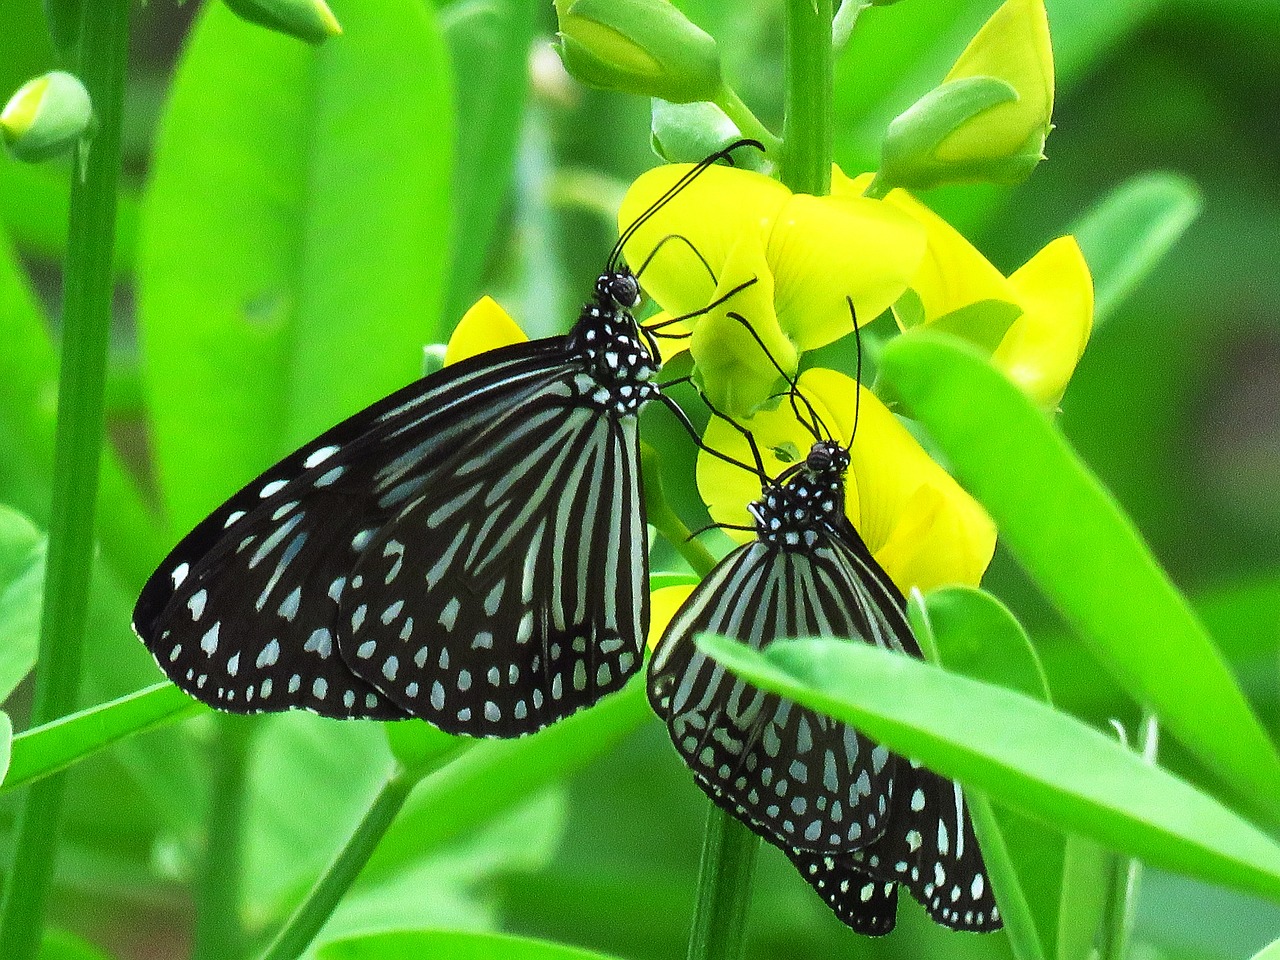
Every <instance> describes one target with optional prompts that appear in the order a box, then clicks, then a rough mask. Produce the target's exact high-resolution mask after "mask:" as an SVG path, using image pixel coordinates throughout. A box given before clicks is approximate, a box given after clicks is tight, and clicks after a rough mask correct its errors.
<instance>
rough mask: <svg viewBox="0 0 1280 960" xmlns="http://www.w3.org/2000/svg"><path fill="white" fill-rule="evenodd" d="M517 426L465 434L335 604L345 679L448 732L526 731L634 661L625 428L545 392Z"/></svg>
mask: <svg viewBox="0 0 1280 960" xmlns="http://www.w3.org/2000/svg"><path fill="white" fill-rule="evenodd" d="M519 418H520V422H519V423H518V424H513V425H512V426H511V428H510V429H509V430H496V431H492V434H493V436H492V437H490V438H488V440H486V437H485V436H483V435H481V436H478V437H477V438H476V439H475V440H474V441H473V442H472V443H471V444H469V445H468V447H467V448H465V449H464V450H462V451H461V452H460V453H459V455H458V457H457V463H456V465H455V467H454V469H453V477H452V479H451V482H450V483H447V484H444V485H442V488H441V489H442V493H441V494H440V495H437V496H433V497H431V498H430V499H425V498H418V499H416V500H412V501H410V502H409V503H407V504H406V505H405V507H404V508H403V510H402V511H401V513H400V514H399V515H398V516H397V517H396V518H395V520H394V521H393V522H391V523H388V524H386V525H385V526H384V527H383V528H382V529H381V530H379V531H378V532H377V534H376V535H375V536H374V537H373V538H372V539H371V541H370V542H369V544H368V546H367V548H366V549H365V551H364V553H363V555H362V557H361V559H360V562H359V563H358V564H357V565H356V566H355V568H354V569H353V571H352V579H351V581H350V583H349V585H348V586H347V590H346V593H345V595H344V597H343V601H342V615H341V617H340V630H341V633H342V642H341V644H340V646H341V649H342V653H343V656H344V658H345V659H346V661H347V663H348V665H349V666H350V667H351V669H352V671H353V672H355V673H357V674H360V675H361V676H364V677H366V678H367V679H368V680H369V681H370V682H371V683H373V684H375V685H377V686H378V687H380V688H381V689H382V690H383V691H385V693H386V694H387V696H389V697H390V698H391V699H392V700H394V701H395V702H397V703H399V704H400V705H401V706H402V707H403V708H404V709H405V710H406V711H407V712H409V713H411V714H412V715H414V716H417V717H421V718H423V719H426V720H428V721H430V722H431V723H434V724H436V725H437V726H439V727H441V728H442V729H445V730H450V731H466V732H474V731H476V730H477V728H479V730H480V731H481V732H484V733H488V734H490V735H495V736H511V735H514V734H515V733H517V732H528V731H530V730H536V729H539V728H541V727H543V726H546V725H547V724H549V723H552V722H554V721H556V720H558V719H560V718H562V717H564V716H567V715H569V714H571V713H573V712H574V711H575V710H577V709H579V708H580V707H583V706H586V705H588V704H591V703H594V702H595V701H596V700H598V699H600V697H602V696H603V695H605V694H606V693H609V692H611V691H613V690H616V689H618V688H619V687H621V686H622V685H623V684H624V683H625V682H626V680H627V678H628V677H630V676H631V674H633V673H634V672H635V671H636V669H638V667H639V664H640V653H641V651H640V640H639V638H640V637H641V636H643V631H642V627H643V625H644V624H645V623H646V622H647V603H648V591H647V589H646V585H645V583H644V581H643V562H642V558H638V557H636V556H635V551H637V550H639V551H643V550H644V549H645V527H644V512H643V504H642V503H641V500H640V495H639V488H638V483H637V477H638V464H637V463H636V435H635V421H634V420H633V419H628V420H622V421H617V420H613V419H611V418H608V417H599V416H596V415H595V414H594V412H593V411H592V410H591V409H589V408H587V407H584V406H582V405H580V404H578V403H576V402H575V401H574V399H573V397H572V396H571V395H570V394H569V393H568V392H566V391H564V390H561V389H559V387H558V386H557V388H556V389H553V390H549V391H546V392H545V393H544V394H543V395H539V396H537V397H534V398H531V400H530V402H528V403H526V404H525V405H524V406H523V407H522V409H521V410H520V412H519ZM487 442H488V443H493V444H496V445H497V446H496V447H495V448H487V447H486V443H487ZM424 551H430V553H429V560H427V561H424V560H423V559H422V556H423V553H424ZM499 637H506V638H508V639H507V641H506V642H505V643H499V642H498V640H497V638H499Z"/></svg>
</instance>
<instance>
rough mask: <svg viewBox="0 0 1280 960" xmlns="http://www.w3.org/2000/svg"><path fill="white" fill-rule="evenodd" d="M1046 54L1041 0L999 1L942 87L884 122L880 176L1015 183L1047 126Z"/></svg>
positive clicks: (913, 181)
mask: <svg viewBox="0 0 1280 960" xmlns="http://www.w3.org/2000/svg"><path fill="white" fill-rule="evenodd" d="M1052 116H1053V51H1052V48H1051V46H1050V43H1049V22H1048V19H1047V17H1046V16H1045V11H1044V2H1043V0H1007V2H1006V3H1005V4H1004V5H1003V6H1002V7H1000V9H998V10H997V11H996V12H995V13H994V14H993V15H992V16H991V19H990V20H988V21H987V22H986V24H985V25H984V26H983V27H982V29H981V30H979V31H978V34H977V36H975V37H974V38H973V40H972V42H970V44H969V46H968V47H966V48H965V51H964V53H962V54H961V55H960V59H959V60H957V61H956V63H955V66H953V67H952V68H951V71H950V73H948V74H947V76H946V78H945V80H944V81H943V83H942V85H941V86H939V87H937V88H936V89H934V90H931V91H930V92H929V93H927V94H925V95H924V96H923V97H921V98H920V99H919V100H918V101H917V102H916V103H915V104H913V105H912V106H911V107H910V108H909V109H908V110H907V111H906V112H905V113H903V114H901V115H900V116H898V117H897V118H896V119H895V120H894V121H893V123H892V124H891V125H890V127H889V133H888V135H887V137H886V139H885V144H884V159H883V162H882V165H881V170H880V174H881V179H882V181H883V183H884V184H885V185H887V186H894V187H908V188H911V189H916V190H921V189H927V188H929V187H935V186H939V185H941V184H944V183H957V182H965V181H984V182H988V183H1001V184H1015V183H1020V182H1022V181H1023V180H1025V179H1026V178H1027V177H1028V176H1029V175H1030V174H1031V171H1032V170H1033V169H1035V166H1036V164H1037V163H1039V162H1040V161H1041V160H1042V159H1044V154H1043V151H1044V142H1045V138H1046V137H1047V136H1048V135H1049V131H1050V130H1051V129H1053V124H1052V122H1051V119H1052Z"/></svg>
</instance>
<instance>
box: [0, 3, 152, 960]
mask: <svg viewBox="0 0 1280 960" xmlns="http://www.w3.org/2000/svg"><path fill="white" fill-rule="evenodd" d="M80 10H81V23H80V32H79V36H80V45H79V48H78V50H77V55H76V60H77V63H76V71H75V72H76V74H77V75H78V76H79V77H80V79H81V81H82V82H83V83H84V85H85V87H86V89H87V90H88V91H89V96H90V98H91V99H92V101H93V106H94V113H95V117H96V120H97V126H96V130H95V132H94V135H93V139H92V142H91V143H84V144H81V147H80V155H79V157H78V159H79V160H81V161H83V162H82V163H78V164H77V165H76V168H75V169H76V174H75V175H74V178H73V179H74V182H73V183H72V187H71V210H70V218H69V224H68V236H67V260H66V267H65V274H64V277H63V287H64V300H63V302H64V311H63V329H64V334H63V342H62V367H61V370H60V373H59V383H58V421H57V432H56V436H55V439H54V464H53V489H52V501H51V509H50V521H49V553H48V559H47V563H46V568H45V583H44V609H43V611H42V617H41V623H40V659H39V662H38V664H37V666H36V675H35V693H34V701H33V705H32V712H31V723H32V725H38V724H42V723H47V722H49V721H51V720H54V719H56V718H58V717H60V716H62V715H64V714H67V713H70V712H72V711H73V710H74V709H75V705H76V698H77V695H78V691H79V687H80V673H81V661H82V659H83V647H84V632H85V621H86V615H87V608H88V601H89V580H90V568H91V565H92V562H93V545H94V535H93V515H94V504H95V501H96V499H97V489H98V468H99V461H100V459H101V456H102V434H103V413H102V404H103V389H104V387H103V385H104V382H105V380H106V366H107V341H108V334H109V331H110V328H111V293H112V284H111V280H112V252H113V248H114V244H115V213H116V190H117V181H118V180H119V177H120V117H121V112H122V110H123V103H124V78H125V60H126V54H127V52H128V38H129V4H128V3H127V2H126V0H96V2H94V3H85V4H82V5H81V8H80ZM64 796H65V781H64V779H63V777H61V776H52V777H49V778H47V779H45V780H43V781H41V782H40V783H38V784H35V785H33V786H32V787H31V789H30V791H29V792H28V793H27V796H26V799H25V802H24V803H23V806H22V809H21V811H20V812H19V814H18V824H17V829H16V837H15V840H14V854H13V864H12V867H11V869H10V873H9V878H8V884H7V885H6V888H5V896H4V901H3V905H2V906H0V956H2V957H4V958H5V960H30V958H32V957H34V956H35V954H36V951H37V950H38V949H39V946H40V941H41V937H42V934H43V931H44V914H45V907H46V905H47V903H48V899H49V888H50V885H51V882H52V879H53V870H54V864H55V861H56V858H57V838H58V828H59V824H60V822H61V819H62V806H63V799H64Z"/></svg>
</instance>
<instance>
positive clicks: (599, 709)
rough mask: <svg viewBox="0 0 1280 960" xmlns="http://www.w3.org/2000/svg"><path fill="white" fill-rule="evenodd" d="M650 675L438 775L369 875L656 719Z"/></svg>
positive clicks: (487, 746)
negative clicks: (648, 689) (648, 690)
mask: <svg viewBox="0 0 1280 960" xmlns="http://www.w3.org/2000/svg"><path fill="white" fill-rule="evenodd" d="M652 719H653V713H652V712H651V711H650V710H649V704H648V701H647V700H646V699H645V693H644V681H643V677H636V678H633V680H632V682H631V683H630V684H628V685H627V686H626V687H625V688H624V689H623V690H621V691H620V692H618V693H616V694H613V695H612V696H610V697H608V698H606V699H605V700H603V701H601V702H600V703H598V704H596V705H595V706H594V707H592V708H591V709H590V710H583V711H582V712H581V713H577V714H575V715H574V716H572V717H569V718H568V719H567V720H562V721H561V722H559V723H557V724H554V725H553V726H551V727H548V728H547V729H546V730H543V731H542V732H541V733H539V734H538V735H537V736H535V737H523V738H521V739H519V740H485V741H482V742H479V743H476V744H475V745H474V746H472V747H471V748H470V749H469V750H467V752H466V753H464V754H462V755H461V756H459V757H458V758H457V759H455V760H453V761H452V762H450V763H449V764H448V765H447V766H445V767H444V768H442V769H441V770H439V771H437V772H436V773H434V774H432V775H431V776H430V777H429V778H427V780H426V781H424V782H423V783H422V784H421V785H420V786H419V787H418V788H417V789H416V790H415V791H414V793H413V795H412V796H411V797H410V798H409V802H408V803H407V804H406V805H405V810H404V812H403V813H402V814H401V815H400V817H399V818H398V819H397V820H396V822H395V824H394V825H393V826H392V827H391V829H390V830H389V831H388V832H387V836H386V838H385V839H384V840H383V842H382V843H381V844H380V845H379V846H378V849H377V850H376V851H375V852H374V855H373V857H372V858H371V859H370V861H369V866H368V867H367V868H366V869H365V875H366V876H369V877H371V878H372V877H376V876H379V875H381V874H383V873H385V872H387V871H392V870H395V869H398V868H400V867H402V866H403V865H404V864H405V863H408V862H410V861H413V860H414V859H416V858H418V857H421V856H423V855H424V853H426V852H429V851H430V850H431V849H432V848H433V847H434V846H437V845H439V844H441V843H443V842H445V841H447V840H450V839H452V838H453V837H456V836H458V835H460V834H463V833H465V832H466V831H468V830H471V829H473V828H474V826H475V825H476V824H477V823H483V822H485V821H487V820H489V819H490V818H492V817H493V816H495V815H496V814H497V813H499V812H501V811H503V810H506V809H508V808H510V807H511V806H512V805H514V804H516V803H519V802H520V801H522V800H524V799H525V798H526V797H528V796H529V795H530V793H532V792H533V791H534V790H537V789H538V788H540V787H542V786H545V785H547V784H549V783H556V782H559V781H560V780H561V779H563V778H564V777H566V776H568V774H569V773H571V772H573V771H575V770H578V769H580V768H581V767H583V766H584V765H586V764H587V763H589V762H590V761H591V760H592V759H594V758H595V757H598V756H599V755H600V754H602V753H604V752H606V751H607V750H610V749H612V748H613V747H614V745H615V744H617V742H618V741H619V740H620V739H622V737H624V736H625V735H626V734H628V733H631V732H632V731H633V730H635V729H636V728H637V727H639V726H640V725H641V724H642V723H644V722H646V721H648V720H652Z"/></svg>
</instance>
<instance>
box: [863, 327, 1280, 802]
mask: <svg viewBox="0 0 1280 960" xmlns="http://www.w3.org/2000/svg"><path fill="white" fill-rule="evenodd" d="M880 376H881V377H883V378H884V379H885V380H887V381H888V382H889V383H890V384H892V386H893V389H894V390H895V391H896V394H897V396H899V397H901V398H902V399H903V400H904V401H905V403H906V407H907V410H908V412H909V413H910V414H911V415H912V416H914V417H915V418H916V419H918V420H920V421H921V422H922V423H923V424H924V425H925V427H926V428H927V429H928V431H929V433H930V435H931V436H932V437H933V439H934V440H935V442H936V443H937V444H938V446H939V447H940V448H941V449H942V450H943V452H944V453H945V454H946V456H947V457H948V458H949V460H950V462H951V464H952V466H953V470H954V473H955V475H956V477H957V479H959V480H960V482H961V483H962V484H963V485H964V487H965V489H967V490H968V491H969V492H970V493H972V494H973V495H974V496H975V497H977V499H978V500H979V501H980V502H981V503H982V504H983V506H985V507H986V508H987V511H988V512H989V513H990V514H991V516H992V517H993V518H994V519H995V521H996V525H997V526H998V527H999V529H1000V533H1001V537H1002V538H1003V541H1004V543H1005V544H1006V546H1008V548H1009V550H1010V551H1011V552H1012V553H1013V555H1014V557H1015V558H1016V559H1017V560H1018V562H1019V563H1020V564H1021V565H1022V567H1023V568H1024V569H1025V570H1026V571H1027V573H1028V574H1029V575H1030V576H1031V578H1032V579H1033V580H1034V581H1035V583H1036V585H1037V586H1038V587H1039V589H1040V590H1041V591H1042V592H1043V593H1044V594H1045V596H1046V597H1048V598H1049V599H1050V600H1051V601H1052V602H1053V603H1054V605H1055V606H1057V608H1058V609H1059V610H1060V611H1061V612H1062V614H1063V615H1064V616H1065V617H1066V618H1067V620H1068V621H1069V622H1070V623H1071V624H1072V625H1073V626H1074V627H1075V628H1076V630H1077V631H1078V632H1079V634H1080V636H1081V637H1082V638H1083V639H1085V640H1087V641H1088V642H1089V643H1090V644H1091V645H1092V647H1093V650H1094V653H1095V654H1096V655H1097V656H1098V657H1099V658H1101V660H1102V662H1103V663H1104V664H1105V665H1106V666H1107V668H1108V669H1109V670H1110V672H1111V673H1112V674H1113V675H1114V676H1115V677H1116V679H1117V681H1118V682H1119V683H1120V684H1121V685H1122V686H1123V687H1124V688H1125V689H1126V690H1128V691H1129V692H1130V693H1131V694H1132V695H1133V697H1134V699H1136V700H1138V701H1139V702H1143V703H1147V704H1149V705H1150V706H1151V707H1152V708H1153V709H1154V711H1155V713H1156V714H1157V716H1158V717H1159V719H1160V722H1161V724H1162V725H1163V726H1164V727H1165V728H1166V729H1167V730H1168V731H1169V732H1170V733H1171V734H1172V735H1173V736H1175V737H1176V738H1177V739H1178V740H1180V741H1181V742H1182V743H1183V744H1184V745H1185V746H1186V747H1187V748H1188V749H1189V750H1191V751H1192V752H1193V753H1194V754H1195V755H1196V756H1197V757H1198V758H1199V760H1200V761H1201V763H1203V764H1204V766H1205V767H1206V768H1207V769H1209V770H1211V771H1213V772H1214V773H1215V774H1216V775H1217V776H1218V777H1219V778H1220V779H1221V781H1222V782H1223V783H1224V784H1227V785H1229V786H1230V788H1231V789H1232V790H1233V791H1234V792H1235V793H1236V794H1237V795H1239V796H1240V797H1241V798H1243V799H1245V800H1247V801H1248V802H1249V803H1250V804H1251V806H1252V807H1253V809H1255V810H1265V811H1267V812H1268V814H1269V815H1270V816H1271V817H1273V818H1280V760H1278V759H1277V757H1276V752H1275V749H1274V747H1273V745H1272V743H1271V741H1270V740H1269V739H1268V737H1267V735H1266V733H1265V732H1264V731H1263V729H1262V727H1261V725H1260V724H1259V723H1258V720H1257V717H1255V716H1254V714H1253V711H1252V710H1251V709H1250V707H1249V704H1248V702H1247V701H1246V700H1245V698H1244V695H1243V694H1242V693H1241V692H1240V688H1239V687H1238V686H1237V684H1236V681H1235V678H1234V677H1233V676H1232V675H1231V672H1230V670H1229V669H1228V667H1227V665H1226V663H1225V661H1224V660H1223V657H1222V655H1221V654H1220V653H1219V651H1218V649H1217V648H1216V647H1215V646H1214V644H1213V641H1212V640H1211V639H1210V638H1209V636H1208V635H1207V634H1206V633H1205V631H1204V628H1203V627H1202V626H1201V625H1200V622H1199V620H1198V619H1197V618H1196V616H1195V614H1194V613H1193V612H1192V611H1191V609H1190V608H1189V606H1188V605H1187V602H1186V600H1185V599H1184V598H1183V597H1182V595H1181V594H1179V593H1178V591H1177V590H1176V589H1175V588H1174V586H1173V585H1172V584H1171V583H1170V582H1169V578H1168V576H1167V575H1166V574H1165V572H1164V570H1162V569H1161V567H1160V565H1159V564H1158V563H1157V562H1156V560H1155V558H1154V557H1152V555H1151V552H1150V550H1149V549H1148V548H1147V546H1146V544H1145V543H1143V541H1142V537H1141V535H1140V534H1139V533H1138V532H1137V530H1135V529H1134V527H1133V524H1132V522H1131V521H1130V520H1129V519H1128V517H1126V516H1125V515H1124V513H1123V512H1122V511H1121V510H1120V508H1119V507H1118V506H1117V505H1116V503H1115V501H1114V500H1113V499H1112V498H1111V496H1110V494H1109V493H1107V491H1106V490H1105V489H1103V487H1102V485H1101V484H1100V483H1099V482H1098V480H1097V478H1096V477H1094V476H1093V474H1092V473H1090V472H1089V470H1088V468H1087V467H1086V466H1085V465H1084V464H1083V463H1081V462H1080V460H1079V458H1078V457H1077V456H1076V455H1075V453H1074V452H1073V451H1072V450H1071V447H1070V446H1069V445H1068V444H1067V442H1066V440H1065V439H1064V438H1063V436H1062V434H1061V433H1060V432H1059V431H1058V429H1057V427H1056V426H1055V425H1054V424H1053V423H1052V422H1051V421H1050V420H1049V419H1048V418H1047V417H1046V416H1045V415H1044V414H1043V413H1041V412H1040V411H1039V410H1038V409H1036V407H1035V406H1034V405H1033V403H1032V402H1031V401H1030V400H1029V399H1027V397H1026V396H1024V395H1023V394H1022V393H1021V392H1020V391H1019V390H1018V389H1017V388H1016V387H1015V386H1014V385H1013V384H1012V383H1010V382H1009V381H1008V380H1007V379H1006V378H1005V377H1004V376H1003V375H1002V374H1001V373H1000V372H999V371H998V370H996V369H995V368H994V367H992V366H991V364H989V363H988V362H987V361H986V360H985V359H984V358H983V357H981V356H980V355H979V354H977V353H976V352H975V351H974V350H973V349H972V348H969V347H967V346H965V345H964V344H962V343H960V342H959V341H957V340H955V339H954V338H949V337H943V336H939V335H934V334H929V333H923V332H920V333H911V334H908V335H905V336H902V337H899V338H898V339H897V340H896V341H894V342H893V343H891V344H889V346H888V347H886V349H885V350H884V353H883V355H882V356H881V359H880Z"/></svg>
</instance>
